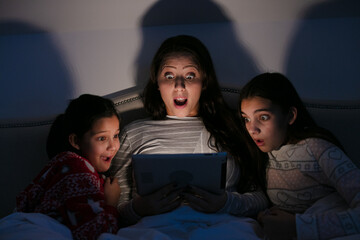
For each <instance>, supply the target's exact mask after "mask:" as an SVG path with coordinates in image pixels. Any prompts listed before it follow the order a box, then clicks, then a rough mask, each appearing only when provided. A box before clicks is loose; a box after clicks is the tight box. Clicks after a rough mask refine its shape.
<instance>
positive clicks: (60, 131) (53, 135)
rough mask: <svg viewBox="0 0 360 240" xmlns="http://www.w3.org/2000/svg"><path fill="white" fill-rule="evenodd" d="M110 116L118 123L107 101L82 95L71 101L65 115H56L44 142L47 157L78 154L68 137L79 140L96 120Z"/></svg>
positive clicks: (111, 105)
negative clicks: (60, 154)
mask: <svg viewBox="0 0 360 240" xmlns="http://www.w3.org/2000/svg"><path fill="white" fill-rule="evenodd" d="M112 116H116V117H117V118H118V119H119V122H120V117H119V115H118V113H117V111H116V109H115V106H114V103H113V102H112V101H111V100H109V99H106V98H103V97H100V96H96V95H91V94H83V95H81V96H79V97H78V98H76V99H74V100H72V101H71V102H70V104H69V106H68V107H67V109H66V110H65V113H63V114H60V115H58V116H57V118H56V119H55V121H54V122H53V124H52V125H51V128H50V132H49V134H48V137H47V142H46V152H47V155H48V157H49V158H50V159H51V158H53V157H54V156H56V155H57V154H59V153H61V152H64V151H72V152H78V150H77V149H75V148H74V147H72V145H71V144H70V143H69V135H70V134H72V133H74V134H75V135H76V136H77V137H78V138H79V139H81V138H82V137H83V136H84V134H85V133H86V132H87V131H89V130H90V129H91V128H92V126H93V124H94V122H95V121H96V120H98V119H100V118H103V117H112Z"/></svg>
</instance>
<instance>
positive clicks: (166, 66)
mask: <svg viewBox="0 0 360 240" xmlns="http://www.w3.org/2000/svg"><path fill="white" fill-rule="evenodd" d="M164 68H174V69H176V67H174V66H171V65H164V66H162V68H161V70H163V69H164Z"/></svg>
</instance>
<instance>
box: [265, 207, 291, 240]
mask: <svg viewBox="0 0 360 240" xmlns="http://www.w3.org/2000/svg"><path fill="white" fill-rule="evenodd" d="M258 221H259V223H260V225H262V226H263V229H264V233H265V236H266V237H267V238H268V239H279V240H281V239H296V221H295V215H294V214H291V213H288V212H286V211H283V210H280V209H278V208H276V207H272V208H270V209H267V210H265V211H263V212H260V213H259V215H258Z"/></svg>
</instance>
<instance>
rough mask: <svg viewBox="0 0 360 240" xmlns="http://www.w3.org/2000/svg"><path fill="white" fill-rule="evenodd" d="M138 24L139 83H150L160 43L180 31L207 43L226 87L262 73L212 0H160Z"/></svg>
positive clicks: (221, 83) (228, 19)
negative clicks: (139, 31)
mask: <svg viewBox="0 0 360 240" xmlns="http://www.w3.org/2000/svg"><path fill="white" fill-rule="evenodd" d="M139 25H140V26H139V27H140V30H141V34H142V44H141V48H140V50H139V53H138V55H137V58H136V61H135V66H136V85H137V86H144V85H145V83H146V82H147V80H148V78H149V69H150V64H151V60H152V58H153V56H154V54H155V52H156V51H157V49H158V48H159V46H160V44H161V43H162V42H163V41H164V40H165V39H167V38H169V37H171V36H175V35H180V34H187V35H192V36H195V37H197V38H199V39H200V40H201V41H202V42H203V43H204V44H205V45H206V46H207V48H208V50H209V52H210V54H211V56H212V60H213V62H214V66H215V70H216V74H217V77H218V80H219V82H220V85H221V86H223V87H238V88H239V87H241V86H242V85H244V84H245V83H246V82H247V81H249V79H250V78H252V77H253V76H255V75H256V74H258V72H259V70H258V68H257V67H256V65H255V64H254V62H253V60H252V57H251V56H250V54H249V53H248V52H247V51H246V49H244V47H243V46H242V45H241V43H240V41H239V40H238V39H237V36H236V34H235V31H234V28H233V23H232V21H231V19H230V18H229V17H228V16H227V15H226V14H225V12H224V11H223V10H222V8H221V7H220V6H219V5H217V4H216V3H215V2H213V1H211V0H197V1H191V0H183V1H177V0H159V1H158V2H156V3H155V4H154V5H152V6H151V7H150V8H149V9H148V10H147V12H146V13H145V14H144V15H143V17H142V18H141V20H140V23H139Z"/></svg>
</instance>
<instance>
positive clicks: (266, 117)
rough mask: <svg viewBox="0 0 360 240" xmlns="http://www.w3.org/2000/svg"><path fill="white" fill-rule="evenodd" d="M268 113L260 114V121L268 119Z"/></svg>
mask: <svg viewBox="0 0 360 240" xmlns="http://www.w3.org/2000/svg"><path fill="white" fill-rule="evenodd" d="M269 118H270V117H269V115H261V116H260V119H261V120H262V121H266V120H269Z"/></svg>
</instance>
